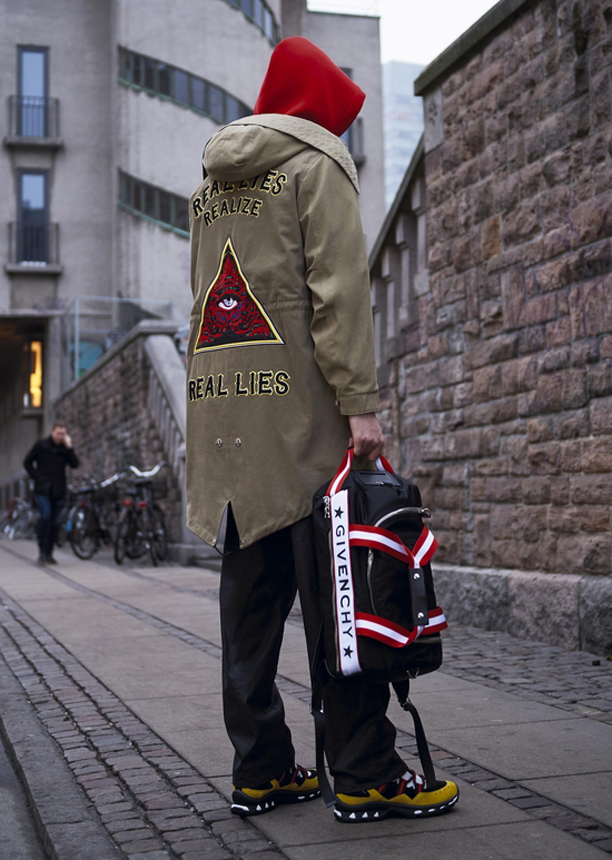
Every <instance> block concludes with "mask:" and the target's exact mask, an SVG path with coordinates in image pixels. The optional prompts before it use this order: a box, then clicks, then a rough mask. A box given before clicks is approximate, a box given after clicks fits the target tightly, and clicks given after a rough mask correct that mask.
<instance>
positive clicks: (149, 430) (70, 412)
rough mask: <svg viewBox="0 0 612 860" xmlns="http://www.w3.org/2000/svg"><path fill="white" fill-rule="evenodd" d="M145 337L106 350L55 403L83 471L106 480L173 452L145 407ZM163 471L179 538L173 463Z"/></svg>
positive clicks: (163, 503)
mask: <svg viewBox="0 0 612 860" xmlns="http://www.w3.org/2000/svg"><path fill="white" fill-rule="evenodd" d="M144 344H145V337H144V336H134V337H127V338H124V340H123V341H121V342H120V343H118V344H117V345H116V346H115V347H113V349H112V350H110V351H109V352H108V353H106V354H105V355H104V356H103V357H102V359H101V360H100V361H98V362H97V363H96V364H95V365H94V367H93V368H92V369H91V370H90V371H88V372H87V373H86V374H85V375H84V376H83V377H82V378H81V379H80V380H79V382H78V383H77V384H76V385H74V386H73V387H72V388H71V389H69V391H67V392H66V393H65V394H64V395H63V396H62V397H61V398H60V399H59V400H58V401H57V403H56V405H55V417H56V418H57V419H58V420H61V421H65V422H66V424H67V426H68V430H69V432H70V434H71V436H72V438H73V442H74V448H75V450H76V452H77V454H78V456H79V459H80V467H79V469H78V470H76V471H75V472H74V473H73V477H74V478H75V479H76V481H75V483H77V484H78V481H79V479H80V478H81V477H83V476H90V477H93V478H95V479H96V480H103V479H104V478H107V477H109V476H110V475H112V474H114V473H115V472H116V471H118V470H119V469H120V468H122V467H123V466H126V465H128V464H131V465H134V466H136V467H137V468H139V469H150V468H152V467H153V466H155V465H156V463H158V462H159V461H160V460H167V459H168V457H169V454H168V453H167V452H165V451H164V450H163V446H162V444H161V441H160V438H159V435H158V433H157V431H156V428H155V424H154V422H153V420H152V416H151V415H150V413H149V410H148V408H147V399H148V386H149V362H148V359H147V355H146V351H145V346H144ZM160 474H162V475H165V476H166V479H167V485H168V495H167V497H166V498H164V499H161V500H159V505H160V507H161V508H162V509H163V511H164V514H165V518H166V527H167V529H168V537H169V539H170V540H171V541H173V542H176V541H180V539H181V517H182V514H181V493H180V489H179V485H178V481H177V478H176V475H175V474H174V473H173V470H172V469H171V468H170V467H166V468H165V469H164V470H163V471H162V472H161V473H160Z"/></svg>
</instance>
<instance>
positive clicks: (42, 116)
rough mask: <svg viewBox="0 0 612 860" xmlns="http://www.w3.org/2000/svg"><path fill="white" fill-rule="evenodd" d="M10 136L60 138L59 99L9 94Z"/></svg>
mask: <svg viewBox="0 0 612 860" xmlns="http://www.w3.org/2000/svg"><path fill="white" fill-rule="evenodd" d="M8 136H9V138H16V137H25V138H30V139H32V138H38V139H50V138H59V99H56V98H52V97H50V96H9V133H8Z"/></svg>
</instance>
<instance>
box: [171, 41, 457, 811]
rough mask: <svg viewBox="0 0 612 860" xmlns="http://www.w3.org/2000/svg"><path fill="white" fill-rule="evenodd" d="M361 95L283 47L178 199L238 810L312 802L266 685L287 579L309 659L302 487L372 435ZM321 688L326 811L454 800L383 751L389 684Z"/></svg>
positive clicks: (199, 460)
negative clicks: (183, 213)
mask: <svg viewBox="0 0 612 860" xmlns="http://www.w3.org/2000/svg"><path fill="white" fill-rule="evenodd" d="M364 98H365V95H364V93H363V92H362V91H361V90H360V89H359V87H357V86H356V85H355V84H354V83H353V82H352V81H351V80H350V78H348V76H347V75H345V74H344V73H343V72H342V71H341V70H340V69H339V68H338V67H337V66H336V65H335V64H334V63H333V62H332V61H331V60H330V58H329V57H328V56H327V55H326V54H324V53H323V52H322V51H320V50H319V49H318V48H317V47H315V45H313V44H312V43H311V42H309V41H308V40H306V39H303V38H300V37H291V38H288V39H285V40H283V41H282V42H280V43H279V44H278V45H277V47H276V48H275V50H274V52H273V54H272V57H271V60H270V65H269V68H268V71H267V73H266V76H265V79H264V82H263V84H262V87H261V91H260V94H259V97H258V99H257V103H256V105H255V116H251V117H246V118H244V119H240V120H237V121H236V122H233V123H231V124H230V125H228V126H227V127H225V128H223V129H221V130H220V131H218V132H217V133H216V134H215V135H214V136H213V137H212V138H211V140H210V141H209V143H208V144H207V146H206V149H205V152H204V158H203V164H204V176H205V178H204V181H203V182H202V183H201V184H200V186H199V187H198V188H197V190H196V191H195V193H194V194H193V195H192V197H191V200H190V222H191V224H190V226H191V243H192V291H193V298H194V303H193V308H192V312H191V319H190V339H189V346H188V367H187V370H188V405H187V458H188V462H187V502H188V505H187V518H188V525H189V528H190V529H191V530H192V531H194V532H195V533H196V534H197V535H199V536H200V537H201V538H202V539H203V540H205V541H206V542H208V543H209V544H211V545H212V546H216V547H217V548H218V549H220V551H221V552H223V554H224V558H223V563H222V572H221V585H220V612H221V631H222V644H223V706H224V719H225V724H226V728H227V731H228V734H229V737H230V739H231V742H232V744H233V746H234V749H235V757H234V767H233V781H234V791H233V795H232V807H231V808H232V811H234V812H236V813H237V814H240V815H256V814H260V813H263V812H268V811H269V810H270V809H273V808H274V807H275V806H276V805H277V804H278V803H288V802H297V801H305V800H311V799H314V798H315V797H317V796H318V795H319V787H318V780H317V776H316V773H315V772H314V771H309V770H306V769H305V768H303V767H300V766H299V765H297V764H296V762H295V752H294V747H293V744H292V739H291V733H290V731H289V729H288V728H287V725H286V723H285V718H284V709H283V703H282V700H281V697H280V695H279V692H278V690H277V688H276V686H275V683H274V677H275V674H276V670H277V664H278V657H279V651H280V647H281V642H282V637H283V627H284V623H285V620H286V618H287V615H288V613H289V610H290V608H291V606H292V603H293V600H294V597H295V593H296V586H299V589H300V600H301V605H302V610H303V613H304V620H305V629H306V639H307V645H308V649H309V656H310V657H311V659H312V656H313V651H314V645H315V642H316V638H317V634H318V627H319V622H318V612H317V595H316V559H315V550H314V540H313V531H312V516H311V512H312V498H313V494H314V493H315V491H316V490H317V489H318V488H319V487H320V486H321V485H322V484H323V483H324V482H326V481H328V480H329V479H330V477H331V476H332V475H333V474H334V472H335V471H336V468H337V466H338V463H339V462H340V461H341V459H342V456H343V454H344V451H345V449H346V446H347V444H348V442H349V438H352V442H353V444H354V447H355V452H356V454H357V455H360V456H364V457H368V458H369V459H370V460H374V459H376V457H377V456H378V455H379V454H380V452H381V451H382V448H383V444H384V438H383V434H382V431H381V428H380V425H379V423H378V420H377V418H376V415H375V412H376V410H377V409H378V389H377V384H376V364H375V357H374V344H373V340H374V338H373V325H372V312H371V306H370V285H369V275H368V261H367V255H366V249H365V241H364V235H363V228H362V225H361V219H360V214H359V207H358V201H357V194H358V179H357V171H356V168H355V165H354V163H353V161H352V159H351V156H350V154H349V152H348V150H347V148H346V147H345V145H344V143H343V142H342V141H341V140H340V139H339V135H341V134H343V133H344V132H345V131H346V130H347V128H348V127H349V126H350V125H351V123H352V122H353V120H354V119H355V118H356V116H357V114H358V113H359V111H360V109H361V105H362V103H363V100H364ZM324 697H325V711H326V719H327V729H328V730H327V743H326V753H327V758H328V762H329V765H330V770H331V773H332V775H333V776H334V779H335V791H336V795H337V798H338V800H337V806H338V805H342V804H348V805H349V806H350V807H351V808H356V807H357V806H358V807H359V808H361V809H367V808H368V804H370V805H371V804H372V803H377V804H379V805H380V803H382V805H383V806H384V807H385V811H384V814H387V812H388V811H396V810H399V811H401V812H402V813H403V814H412V813H414V811H415V809H416V810H417V812H418V814H421V815H423V814H427V812H428V810H429V811H433V810H434V809H435V808H436V806H438V807H441V806H443V805H444V803H445V802H446V801H447V800H448V798H449V792H450V794H451V795H452V793H453V792H455V793H456V788H455V787H454V786H453V785H452V783H443V784H441V785H440V787H439V788H438V789H437V790H436V791H429V792H423V791H422V788H423V783H422V780H421V778H420V777H417V776H416V774H414V773H412V772H410V771H408V770H407V767H406V765H405V764H404V762H403V761H402V760H401V758H400V757H399V756H398V755H397V753H396V752H395V749H394V741H395V729H394V727H393V725H392V724H391V722H390V721H389V720H388V719H387V717H386V715H385V711H386V707H387V703H388V701H389V690H388V685H384V684H383V685H369V684H365V683H364V682H363V681H362V680H361V679H359V678H357V679H351V680H348V681H344V680H343V681H341V682H332V681H330V682H329V683H328V684H326V686H325V693H324ZM375 787H376V788H375ZM379 817H384V816H382V815H380V816H379ZM354 818H355V819H356V817H355V816H354ZM356 820H357V819H356Z"/></svg>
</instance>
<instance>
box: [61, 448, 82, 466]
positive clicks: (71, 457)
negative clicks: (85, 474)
mask: <svg viewBox="0 0 612 860" xmlns="http://www.w3.org/2000/svg"><path fill="white" fill-rule="evenodd" d="M64 457H65V458H66V463H67V464H68V465H69V466H70V468H71V469H78V467H79V462H80V461H79V458H78V457H77V455H76V451H75V450H74V448H66V453H65V454H64Z"/></svg>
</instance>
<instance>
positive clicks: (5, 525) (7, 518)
mask: <svg viewBox="0 0 612 860" xmlns="http://www.w3.org/2000/svg"><path fill="white" fill-rule="evenodd" d="M10 527H11V515H10V514H9V512H8V511H4V513H3V514H0V539H2V538H3V537H8V533H9V529H10Z"/></svg>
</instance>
